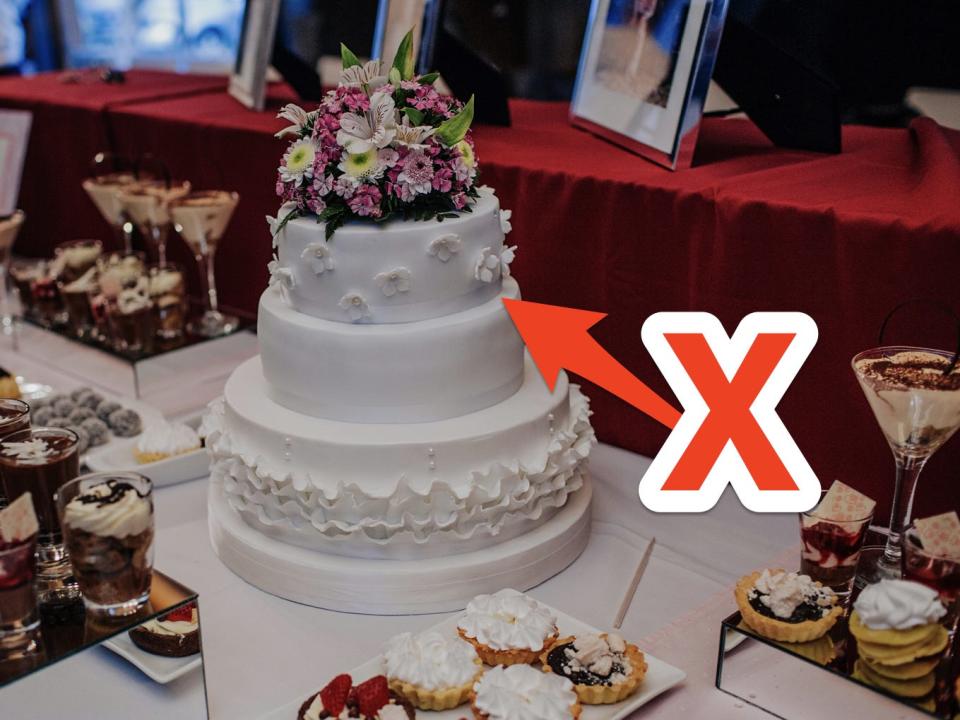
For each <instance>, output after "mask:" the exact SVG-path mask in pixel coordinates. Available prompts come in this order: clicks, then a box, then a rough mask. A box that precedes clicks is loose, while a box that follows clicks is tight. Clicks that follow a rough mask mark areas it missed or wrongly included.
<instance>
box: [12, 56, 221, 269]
mask: <svg viewBox="0 0 960 720" xmlns="http://www.w3.org/2000/svg"><path fill="white" fill-rule="evenodd" d="M69 75H71V73H46V74H41V75H35V76H33V77H28V78H14V77H11V78H2V79H0V107H8V108H20V109H24V110H30V111H32V112H33V128H32V132H31V134H30V147H29V149H28V152H27V164H26V167H25V168H24V173H23V182H22V186H21V191H20V204H21V206H22V207H23V208H25V209H26V210H27V214H28V216H29V220H30V222H29V224H28V225H27V226H25V228H29V230H27V232H26V233H25V236H26V239H25V240H24V247H25V246H26V245H29V247H30V251H31V252H35V253H37V254H41V253H42V254H49V253H50V252H51V251H52V250H53V246H54V245H56V244H57V243H58V242H61V241H62V240H65V239H70V238H76V237H79V236H81V235H93V236H99V235H104V234H107V233H109V232H110V231H109V228H108V226H107V225H106V223H105V222H104V221H103V219H102V218H101V216H100V214H99V213H98V212H97V210H96V208H94V206H93V204H92V203H90V202H89V201H87V202H83V200H84V198H85V195H83V190H82V189H81V188H80V180H81V179H82V178H84V177H87V176H88V175H89V173H90V165H91V161H92V160H93V156H94V155H95V154H96V153H97V152H99V151H101V150H105V149H108V148H109V147H110V146H111V144H112V138H111V137H110V134H109V126H108V125H107V122H106V115H107V112H108V111H109V110H110V109H112V108H118V107H122V106H123V105H126V104H128V103H135V102H142V101H144V100H157V99H161V98H171V97H181V96H189V95H192V94H194V93H198V92H211V91H218V92H219V91H221V90H223V89H224V88H225V87H226V79H225V78H223V77H211V76H206V75H173V74H171V73H166V72H156V71H150V70H132V71H130V72H128V73H126V81H125V82H124V83H118V84H107V83H103V82H99V81H96V80H95V75H94V74H90V73H84V74H81V75H79V76H77V75H76V74H72V75H74V76H75V77H79V78H80V82H73V83H70V82H64V79H65V78H67V77H68V76H69ZM18 249H19V247H18Z"/></svg>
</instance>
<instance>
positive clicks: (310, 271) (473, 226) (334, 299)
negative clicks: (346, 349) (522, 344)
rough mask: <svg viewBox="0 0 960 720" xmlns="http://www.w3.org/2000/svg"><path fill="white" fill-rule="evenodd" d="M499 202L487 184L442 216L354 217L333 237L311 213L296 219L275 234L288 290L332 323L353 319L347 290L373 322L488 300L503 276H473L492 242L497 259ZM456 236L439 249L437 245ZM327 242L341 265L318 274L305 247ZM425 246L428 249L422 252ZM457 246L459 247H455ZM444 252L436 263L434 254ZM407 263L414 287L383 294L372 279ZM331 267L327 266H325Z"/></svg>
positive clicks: (297, 304) (295, 301)
mask: <svg viewBox="0 0 960 720" xmlns="http://www.w3.org/2000/svg"><path fill="white" fill-rule="evenodd" d="M498 207H499V203H498V201H497V198H496V196H495V195H494V194H493V191H492V190H490V189H489V188H483V189H481V191H480V197H479V198H478V199H477V201H476V202H475V203H474V204H473V206H472V212H469V213H462V214H460V215H458V216H457V217H456V218H448V219H446V220H443V221H437V220H427V221H403V220H397V221H391V222H387V223H379V224H378V223H374V222H350V223H347V225H345V226H344V227H342V228H340V229H338V230H337V232H336V234H335V235H334V236H333V238H332V239H331V240H329V241H326V240H325V239H324V227H323V225H322V224H318V223H317V222H316V221H315V220H314V219H311V218H297V219H296V220H291V221H290V222H289V223H287V224H286V226H285V227H284V228H283V230H281V231H280V233H279V235H278V245H279V258H280V264H281V266H283V267H284V268H289V269H290V271H291V272H292V273H293V275H294V285H293V287H292V288H291V291H290V293H289V301H290V304H291V306H292V307H293V308H295V309H296V310H297V311H299V312H301V313H305V314H307V315H312V316H314V317H319V318H325V319H327V320H332V321H334V322H352V321H353V318H352V317H350V316H349V315H348V314H347V313H345V312H343V310H342V309H341V308H340V307H338V305H339V302H340V299H341V298H342V297H344V296H345V295H347V294H349V293H357V294H360V295H362V296H363V297H365V298H366V301H367V303H368V307H369V313H370V315H369V319H370V321H372V322H375V323H405V322H413V321H416V320H424V319H428V318H435V317H441V316H443V315H449V314H451V313H455V312H460V311H462V310H467V309H469V308H471V307H475V306H477V305H480V304H483V303H484V302H486V301H488V300H490V299H491V298H494V297H496V296H497V294H498V293H499V292H500V283H499V279H495V280H494V281H493V282H491V283H484V282H481V281H479V280H477V279H476V278H475V277H474V263H475V262H476V258H477V256H478V254H479V253H480V251H481V250H482V249H483V248H485V247H488V248H490V249H491V252H493V253H494V254H496V255H497V256H498V257H499V255H500V251H501V249H502V248H503V231H502V230H501V228H500V222H499V219H498V217H497V215H496V213H497V209H498ZM454 235H455V236H457V238H458V240H459V244H455V243H452V242H450V243H448V244H447V245H446V252H443V253H442V254H441V249H440V247H439V245H437V246H436V247H437V251H436V253H434V252H432V248H433V247H434V245H433V243H435V242H437V241H438V240H440V239H441V238H449V237H451V236H454ZM318 243H325V244H326V245H327V246H328V247H329V249H330V252H331V253H332V255H333V257H335V259H336V271H335V272H333V273H331V274H329V275H328V274H327V273H326V272H324V273H323V274H322V275H319V276H318V274H317V272H316V265H315V262H314V260H313V259H312V258H310V257H309V253H307V256H306V258H305V257H304V255H305V251H306V250H307V248H308V247H310V246H314V245H316V244H318ZM424 248H427V251H426V252H425V251H424ZM454 248H456V249H454ZM443 257H447V259H446V260H445V261H443V262H440V263H438V262H437V259H441V260H442V258H443ZM400 267H402V268H406V269H407V270H409V271H410V273H411V275H412V276H413V277H414V278H416V282H415V283H413V284H411V286H410V289H409V291H407V292H398V293H396V294H394V295H391V296H386V295H385V294H384V293H382V292H381V290H380V287H379V286H378V285H377V283H376V281H375V280H374V277H375V276H376V275H377V273H379V272H381V271H382V270H384V269H390V268H400ZM325 269H329V268H325Z"/></svg>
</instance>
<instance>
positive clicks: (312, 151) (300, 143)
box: [277, 138, 317, 183]
mask: <svg viewBox="0 0 960 720" xmlns="http://www.w3.org/2000/svg"><path fill="white" fill-rule="evenodd" d="M316 156H317V148H316V146H314V144H313V141H312V140H310V139H309V138H303V139H302V140H297V141H295V142H292V143H290V147H289V148H287V152H286V153H284V155H283V165H281V166H280V167H279V168H277V170H278V172H279V173H280V179H281V180H282V181H283V182H285V183H287V182H295V183H299V182H300V181H301V180H303V178H305V177H307V178H309V177H313V160H314V158H316Z"/></svg>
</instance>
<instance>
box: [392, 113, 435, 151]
mask: <svg viewBox="0 0 960 720" xmlns="http://www.w3.org/2000/svg"><path fill="white" fill-rule="evenodd" d="M436 131H437V129H436V128H433V127H430V126H429V125H411V124H410V118H408V117H407V116H406V115H404V116H403V120H402V121H401V122H400V124H399V125H397V135H396V137H395V138H394V140H395V142H396V143H397V145H404V146H405V147H408V148H410V149H411V150H424V149H426V147H427V145H426V143H425V142H424V141H425V140H426V139H427V138H429V137H430V136H431V135H433V134H434V133H435V132H436Z"/></svg>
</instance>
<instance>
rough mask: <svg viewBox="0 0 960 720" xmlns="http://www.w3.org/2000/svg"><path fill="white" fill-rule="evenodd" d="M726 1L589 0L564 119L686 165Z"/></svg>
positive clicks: (671, 164)
mask: <svg viewBox="0 0 960 720" xmlns="http://www.w3.org/2000/svg"><path fill="white" fill-rule="evenodd" d="M727 2H728V0H593V2H592V3H591V6H590V15H589V17H588V19H587V28H586V33H585V36H584V41H583V48H582V50H581V53H580V64H579V66H578V69H577V81H576V85H575V87H574V92H573V100H572V102H571V103H570V122H571V123H572V124H573V125H574V126H576V127H579V128H583V129H585V130H587V131H589V132H591V133H594V134H596V135H598V136H600V137H602V138H604V139H606V140H609V141H611V142H613V143H616V144H618V145H620V146H622V147H624V148H626V149H628V150H630V151H631V152H634V153H636V154H638V155H641V156H643V157H645V158H647V159H648V160H651V161H653V162H655V163H657V164H659V165H662V166H664V167H666V168H669V169H671V170H677V169H681V168H686V167H689V166H690V164H691V162H692V160H693V152H694V149H695V147H696V143H697V135H698V133H699V131H700V123H701V119H702V117H703V105H704V102H705V100H706V97H707V89H708V88H709V85H710V78H711V76H712V74H713V67H714V63H715V61H716V57H717V50H718V48H719V46H720V37H721V35H722V32H723V23H724V20H725V19H726V13H727Z"/></svg>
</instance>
